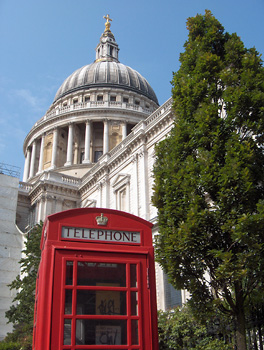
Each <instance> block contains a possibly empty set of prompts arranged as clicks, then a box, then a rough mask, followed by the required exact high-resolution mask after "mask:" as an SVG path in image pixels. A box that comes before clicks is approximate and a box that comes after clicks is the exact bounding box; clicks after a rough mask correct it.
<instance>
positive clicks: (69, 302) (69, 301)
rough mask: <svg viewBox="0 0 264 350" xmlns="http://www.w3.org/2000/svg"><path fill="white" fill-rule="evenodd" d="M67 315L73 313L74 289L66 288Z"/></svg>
mask: <svg viewBox="0 0 264 350" xmlns="http://www.w3.org/2000/svg"><path fill="white" fill-rule="evenodd" d="M64 313H65V315H71V314H72V290H70V289H66V290H65V309H64Z"/></svg>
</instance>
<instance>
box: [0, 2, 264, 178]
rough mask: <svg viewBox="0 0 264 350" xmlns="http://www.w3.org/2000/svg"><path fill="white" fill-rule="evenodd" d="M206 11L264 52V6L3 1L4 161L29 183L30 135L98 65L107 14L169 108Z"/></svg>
mask: <svg viewBox="0 0 264 350" xmlns="http://www.w3.org/2000/svg"><path fill="white" fill-rule="evenodd" d="M205 9H209V10H211V11H212V13H213V15H214V16H215V17H216V18H217V19H218V20H219V21H220V22H221V23H222V25H223V26H224V28H225V30H226V31H227V32H229V33H233V32H236V33H237V34H238V35H239V36H240V37H241V39H242V41H243V42H244V44H245V46H246V47H247V48H250V47H253V46H255V47H256V49H257V50H258V51H259V52H260V53H262V54H263V53H264V39H263V36H264V35H263V34H264V31H263V18H264V0H250V1H249V0H228V1H227V0H221V1H220V0H163V1H160V0H133V1H126V0H97V1H94V0H93V1H92V0H45V1H44V0H0V48H1V54H0V162H3V163H6V164H10V165H14V166H18V167H20V168H21V176H20V178H22V175H23V167H24V155H23V142H24V138H25V136H26V135H27V133H28V132H29V131H30V129H31V127H32V126H33V125H34V123H35V122H36V121H37V120H38V119H40V118H41V117H42V116H43V115H44V114H45V112H46V111H47V109H48V108H49V106H50V105H51V103H52V102H53V99H54V96H55V94H56V91H57V90H58V88H59V87H60V85H61V84H62V83H63V81H64V80H65V79H66V78H67V77H68V76H69V75H70V74H71V73H72V72H73V71H75V70H76V69H78V68H80V67H82V66H84V65H86V64H89V63H92V62H93V61H94V59H95V50H94V49H95V47H96V45H97V44H98V42H99V38H100V35H101V34H102V32H103V31H104V23H105V20H104V19H103V16H104V15H106V14H108V13H109V14H110V17H111V18H112V19H113V22H112V26H111V30H112V32H113V33H114V35H115V38H116V41H117V43H118V45H119V48H120V52H119V59H120V61H121V62H122V63H124V64H126V65H128V66H130V67H132V68H134V69H136V70H137V71H138V72H140V73H141V74H142V75H143V76H144V77H145V78H146V79H147V80H148V81H149V83H150V84H151V86H152V87H153V89H154V90H155V92H156V95H157V97H158V99H159V102H160V104H162V103H164V102H165V101H166V100H167V99H168V98H169V97H170V94H171V85H170V81H171V79H172V72H173V71H177V70H178V69H179V55H180V53H181V52H183V51H184V48H183V45H184V42H185V41H186V40H187V35H188V31H187V29H186V19H187V18H188V17H192V16H195V15H196V14H197V13H201V14H204V11H205Z"/></svg>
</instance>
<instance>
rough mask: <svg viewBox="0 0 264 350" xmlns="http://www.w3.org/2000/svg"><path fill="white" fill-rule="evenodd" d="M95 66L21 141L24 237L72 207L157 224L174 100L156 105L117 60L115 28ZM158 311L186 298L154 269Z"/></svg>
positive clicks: (63, 90)
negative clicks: (160, 160) (162, 156)
mask: <svg viewBox="0 0 264 350" xmlns="http://www.w3.org/2000/svg"><path fill="white" fill-rule="evenodd" d="M105 18H106V23H105V30H104V32H103V34H102V35H101V37H100V41H99V44H98V45H97V47H96V57H95V61H94V62H93V63H91V64H89V65H86V66H84V67H82V68H80V69H78V70H76V71H75V72H74V73H72V74H71V75H70V76H69V77H68V78H67V79H66V80H65V81H64V82H63V83H62V85H61V87H60V88H59V89H58V91H57V93H56V95H55V98H54V102H53V103H52V105H51V106H50V108H49V109H48V111H47V113H46V114H45V115H44V116H43V117H42V118H41V119H39V120H38V121H37V122H36V123H35V124H34V126H33V127H32V129H31V130H30V132H29V133H28V135H27V136H26V139H25V142H24V154H25V167H24V175H23V182H21V183H20V187H19V191H18V204H17V218H16V220H17V225H18V227H19V229H20V230H21V231H23V232H25V231H27V230H28V229H29V228H30V227H32V226H33V225H34V224H35V223H37V222H40V220H42V221H43V220H44V219H45V217H46V216H47V215H50V214H53V213H56V212H60V211H63V210H67V209H72V208H78V207H81V208H84V207H98V208H110V209H118V210H122V211H126V212H129V213H131V214H134V215H137V216H139V217H141V218H143V219H145V220H148V221H150V222H152V223H153V224H154V228H153V236H154V235H155V234H158V226H157V211H156V209H155V208H154V207H153V206H152V204H151V196H152V191H153V190H152V187H153V177H152V168H153V164H154V161H155V144H156V143H158V142H159V141H161V140H163V139H164V138H165V137H166V135H168V133H169V132H170V130H171V128H172V126H173V113H172V108H171V107H172V101H171V99H169V100H168V101H167V102H165V103H164V104H163V105H162V106H159V103H158V99H157V97H156V95H155V92H154V91H153V89H152V88H151V86H150V84H149V83H148V81H147V80H146V79H145V78H144V77H143V76H142V75H141V74H139V73H138V72H137V71H135V70H134V69H132V68H130V67H128V66H126V65H124V64H122V63H120V62H119V58H118V53H119V47H118V44H117V43H116V40H115V37H114V35H113V33H112V31H111V30H110V18H109V16H108V15H107V16H106V17H105ZM156 282H157V301H158V308H159V309H163V310H165V309H169V308H171V307H173V306H176V305H181V303H182V302H184V301H185V296H184V294H183V292H180V291H176V290H174V289H173V288H172V287H171V286H170V285H169V283H168V281H167V278H166V275H164V273H163V271H162V270H161V268H160V267H159V266H157V267H156Z"/></svg>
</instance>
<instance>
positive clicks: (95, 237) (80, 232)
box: [61, 227, 140, 243]
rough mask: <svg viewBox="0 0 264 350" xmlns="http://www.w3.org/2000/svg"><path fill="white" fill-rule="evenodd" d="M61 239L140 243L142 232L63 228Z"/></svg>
mask: <svg viewBox="0 0 264 350" xmlns="http://www.w3.org/2000/svg"><path fill="white" fill-rule="evenodd" d="M61 237H62V238H67V239H83V240H87V241H104V242H115V243H119V242H122V243H140V232H134V231H118V230H99V229H96V228H79V227H62V231H61Z"/></svg>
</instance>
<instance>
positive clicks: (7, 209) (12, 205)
mask: <svg viewBox="0 0 264 350" xmlns="http://www.w3.org/2000/svg"><path fill="white" fill-rule="evenodd" d="M18 184H19V179H18V178H15V177H11V176H8V175H4V174H0V341H1V340H2V339H3V338H4V337H5V335H6V333H7V332H11V331H12V325H11V324H7V319H6V318H5V312H6V311H7V310H8V309H9V308H10V306H11V304H12V300H13V298H14V295H15V292H14V291H12V292H11V291H10V289H9V287H8V284H10V283H11V282H12V281H13V280H14V279H15V277H16V276H17V275H18V274H19V273H20V266H19V264H18V261H19V260H20V258H21V249H22V239H23V238H22V233H21V231H19V229H18V228H17V226H16V224H15V219H16V207H17V196H18Z"/></svg>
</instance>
